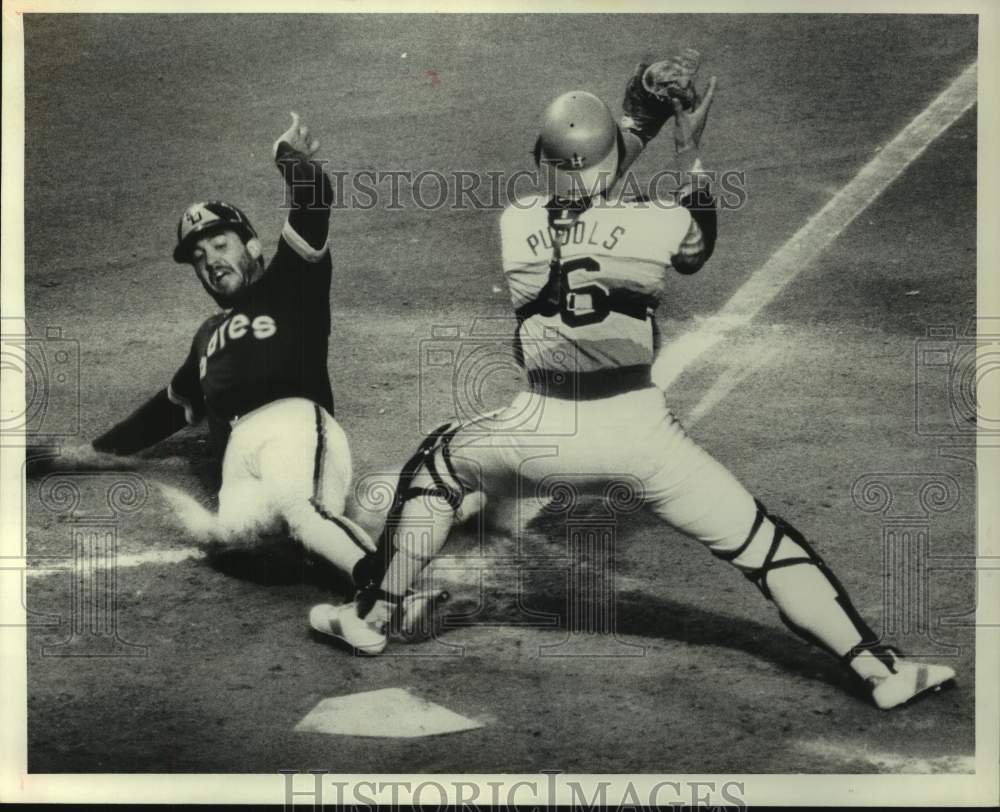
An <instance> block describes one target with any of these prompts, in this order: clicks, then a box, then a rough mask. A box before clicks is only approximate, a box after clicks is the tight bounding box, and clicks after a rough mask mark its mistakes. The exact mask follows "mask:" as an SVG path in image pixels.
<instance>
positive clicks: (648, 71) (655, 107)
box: [622, 48, 701, 143]
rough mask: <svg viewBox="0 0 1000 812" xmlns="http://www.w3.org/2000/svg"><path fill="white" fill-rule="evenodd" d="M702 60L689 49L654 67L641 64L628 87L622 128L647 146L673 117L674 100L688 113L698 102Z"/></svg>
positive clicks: (624, 102)
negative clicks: (698, 78) (696, 78)
mask: <svg viewBox="0 0 1000 812" xmlns="http://www.w3.org/2000/svg"><path fill="white" fill-rule="evenodd" d="M700 60H701V54H699V53H698V52H697V51H696V50H694V49H693V48H687V49H686V50H685V51H684V52H683V53H682V54H679V55H678V56H674V57H672V58H670V59H664V60H661V61H659V62H654V63H653V64H652V65H649V64H646V63H645V62H643V63H640V64H639V65H638V67H636V69H635V73H633V74H632V76H630V77H629V80H628V82H627V84H626V85H625V100H624V101H623V102H622V110H623V111H624V112H625V116H624V117H623V119H622V126H623V127H624V128H625V129H627V130H631V131H632V132H634V133H635V134H636V135H638V136H639V138H641V139H642V141H643V143H646V142H647V141H649V140H650V139H651V138H653V137H655V136H656V134H657V133H658V132H659V131H660V128H661V127H663V125H664V124H665V123H666V122H667V120H668V119H669V118H670V117H671V116H672V115H673V112H674V105H673V102H674V100H675V99H676V100H678V101H680V103H681V107H682V108H683V109H685V110H690V109H691V108H692V107H694V106H695V104H696V103H697V101H698V96H697V91H696V90H695V86H694V77H695V74H696V73H697V72H698V63H699V61H700Z"/></svg>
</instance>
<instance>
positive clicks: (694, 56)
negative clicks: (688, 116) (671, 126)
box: [642, 48, 701, 110]
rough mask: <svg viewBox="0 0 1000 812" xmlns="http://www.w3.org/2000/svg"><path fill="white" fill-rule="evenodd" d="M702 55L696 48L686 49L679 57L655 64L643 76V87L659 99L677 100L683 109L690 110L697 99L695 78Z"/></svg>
mask: <svg viewBox="0 0 1000 812" xmlns="http://www.w3.org/2000/svg"><path fill="white" fill-rule="evenodd" d="M699 62H701V54H700V53H698V51H696V50H695V49H694V48H685V49H684V51H683V53H681V54H680V55H679V56H675V57H672V58H671V59H665V60H663V61H662V62H654V63H653V64H652V65H650V66H649V67H648V68H646V70H645V71H643V74H642V86H643V88H644V89H645V90H646V92H648V93H650V94H651V95H653V96H656V97H657V98H658V99H663V100H669V99H677V100H678V101H679V102H680V103H681V107H683V108H684V109H685V110H690V109H691V108H692V107H694V104H695V102H696V101H697V97H696V95H695V89H694V77H695V74H696V73H698V64H699Z"/></svg>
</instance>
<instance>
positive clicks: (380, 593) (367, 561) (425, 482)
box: [353, 423, 472, 617]
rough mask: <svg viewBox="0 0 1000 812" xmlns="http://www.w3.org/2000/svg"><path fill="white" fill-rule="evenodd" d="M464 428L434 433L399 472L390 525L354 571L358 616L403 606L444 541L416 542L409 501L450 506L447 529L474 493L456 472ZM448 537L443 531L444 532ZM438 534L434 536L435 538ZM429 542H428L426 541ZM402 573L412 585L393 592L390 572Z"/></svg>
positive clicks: (454, 426)
mask: <svg viewBox="0 0 1000 812" xmlns="http://www.w3.org/2000/svg"><path fill="white" fill-rule="evenodd" d="M460 428H461V426H460V425H458V424H451V423H448V424H445V425H443V426H441V427H439V428H437V429H435V430H434V431H433V432H431V433H430V434H429V435H428V436H427V438H426V439H425V440H424V441H423V442H422V443H421V444H420V447H419V448H418V449H417V451H416V453H415V454H414V455H413V456H412V457H410V459H409V460H407V461H406V464H405V465H403V469H402V471H401V472H400V474H399V479H398V481H397V484H396V492H395V495H394V497H393V502H392V506H391V507H390V509H389V513H388V515H387V516H386V521H385V526H384V528H383V530H382V534H381V535H380V536H379V541H378V547H377V549H376V551H375V552H374V553H372V554H371V555H368V556H366V557H365V558H363V559H362V560H361V561H359V562H358V564H357V566H356V567H355V568H354V573H353V576H354V583H355V586H356V587H357V589H358V597H357V602H358V614H359V615H360V616H361V617H366V616H367V615H368V613H369V612H370V611H371V609H372V607H373V606H374V605H375V603H376V602H377V601H385V602H386V603H388V604H391V605H393V606H397V607H398V606H400V604H401V603H402V602H403V600H404V598H405V597H406V595H407V594H409V593H410V590H409V587H410V586H411V585H412V582H413V581H414V580H415V579H416V576H417V575H418V574H419V572H420V570H422V569H423V567H424V566H425V565H426V564H427V562H428V561H430V559H431V558H432V557H433V555H434V554H435V553H436V552H437V549H438V548H440V545H441V544H443V543H444V538H438V539H435V538H433V537H431V538H429V539H424V538H421V539H420V540H419V541H415V539H414V538H413V537H414V536H415V534H414V533H413V532H411V531H410V530H409V529H408V528H407V527H406V524H407V521H406V520H407V516H406V507H407V504H408V503H409V502H411V501H412V500H414V499H417V498H418V497H429V498H435V499H436V500H438V501H439V502H443V503H444V504H445V505H447V508H448V509H450V511H451V516H449V522H448V527H450V523H451V520H453V518H454V512H455V511H457V510H458V508H459V507H460V506H461V504H462V500H463V499H464V498H465V496H466V495H467V494H468V493H470V492H471V490H472V489H470V488H468V487H466V486H465V485H464V484H463V483H462V481H461V480H460V479H459V477H458V475H457V473H456V472H455V468H454V465H453V464H452V460H451V448H450V444H451V441H452V440H453V439H454V437H455V435H456V434H457V433H458V431H459V429H460ZM439 535H440V536H443V535H444V533H440V534H439ZM432 536H433V534H432ZM425 541H426V542H427V543H426V544H424V543H423V542H425ZM400 555H401V556H404V557H405V558H406V559H409V561H408V562H407V563H406V566H405V567H404V566H402V565H403V562H401V561H397V562H396V567H395V568H393V566H392V565H393V561H394V560H395V559H396V558H397V556H400ZM393 569H395V570H402V572H403V573H404V574H403V576H402V577H401V578H399V579H396V580H406V581H409V583H407V584H405V585H400V586H402V588H397V589H394V590H393V591H389V590H388V589H387V588H386V587H387V584H386V583H385V581H386V580H387V578H386V576H387V574H390V572H391V570H393Z"/></svg>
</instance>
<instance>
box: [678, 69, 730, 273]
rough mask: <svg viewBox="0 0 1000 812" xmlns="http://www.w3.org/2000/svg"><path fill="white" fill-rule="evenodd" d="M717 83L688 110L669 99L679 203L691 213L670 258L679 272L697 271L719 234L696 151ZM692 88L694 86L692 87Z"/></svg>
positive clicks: (704, 176)
mask: <svg viewBox="0 0 1000 812" xmlns="http://www.w3.org/2000/svg"><path fill="white" fill-rule="evenodd" d="M715 85H716V80H715V77H714V76H713V77H712V78H711V79H710V80H709V82H708V89H707V90H706V91H705V95H704V97H699V96H698V95H697V94H695V96H694V103H693V105H692V107H691V108H690V110H689V111H688V110H685V109H684V105H683V103H682V102H681V100H679V99H677V98H673V99H671V105H672V107H673V113H674V150H675V152H676V153H677V160H678V163H679V164H680V166H681V167H682V169H683V170H684V172H685V181H684V183H683V184H682V185H681V188H680V189H679V190H678V192H677V198H678V202H679V203H680V204H681V205H682V206H683V207H684V208H686V209H687V210H688V211H690V212H691V220H692V222H691V226H690V228H689V229H688V233H687V235H686V236H685V238H684V240H683V242H682V243H681V245H680V248H679V250H678V252H677V253H676V254H675V255H674V256H673V257H672V258H671V265H673V267H674V268H675V269H676V270H678V271H680V272H681V273H685V274H689V273H694V272H695V271H697V270H699V269H700V268H701V267H702V265H704V264H705V263H706V262H707V261H708V258H709V257H710V256H712V252H713V251H714V250H715V239H716V235H717V234H718V215H717V212H716V206H715V198H714V197H713V196H712V189H711V185H710V184H709V179H708V175H707V174H705V172H704V169H702V166H701V158H700V156H699V154H698V148H699V146H700V144H701V136H702V133H704V131H705V123H706V122H707V121H708V111H709V109H710V108H711V106H712V101H713V99H714V98H715ZM692 87H693V85H692Z"/></svg>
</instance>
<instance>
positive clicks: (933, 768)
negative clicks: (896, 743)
mask: <svg viewBox="0 0 1000 812" xmlns="http://www.w3.org/2000/svg"><path fill="white" fill-rule="evenodd" d="M794 746H795V749H796V750H799V751H800V752H804V753H809V754H811V755H815V756H819V757H821V758H824V759H827V760H829V761H833V762H835V763H838V764H845V765H846V764H851V763H857V762H859V761H861V762H864V763H867V764H869V765H871V766H872V767H874V768H875V769H876V770H878V771H879V772H881V773H919V774H922V775H939V774H942V773H974V772H975V771H976V758H975V756H970V755H958V754H947V755H940V756H928V757H921V756H911V755H906V754H905V753H885V752H879V751H876V750H871V749H869V748H868V747H866V746H864V744H863V743H860V742H855V743H852V744H850V745H843V744H834V743H833V742H828V741H799V742H796V743H795V745H794Z"/></svg>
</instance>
